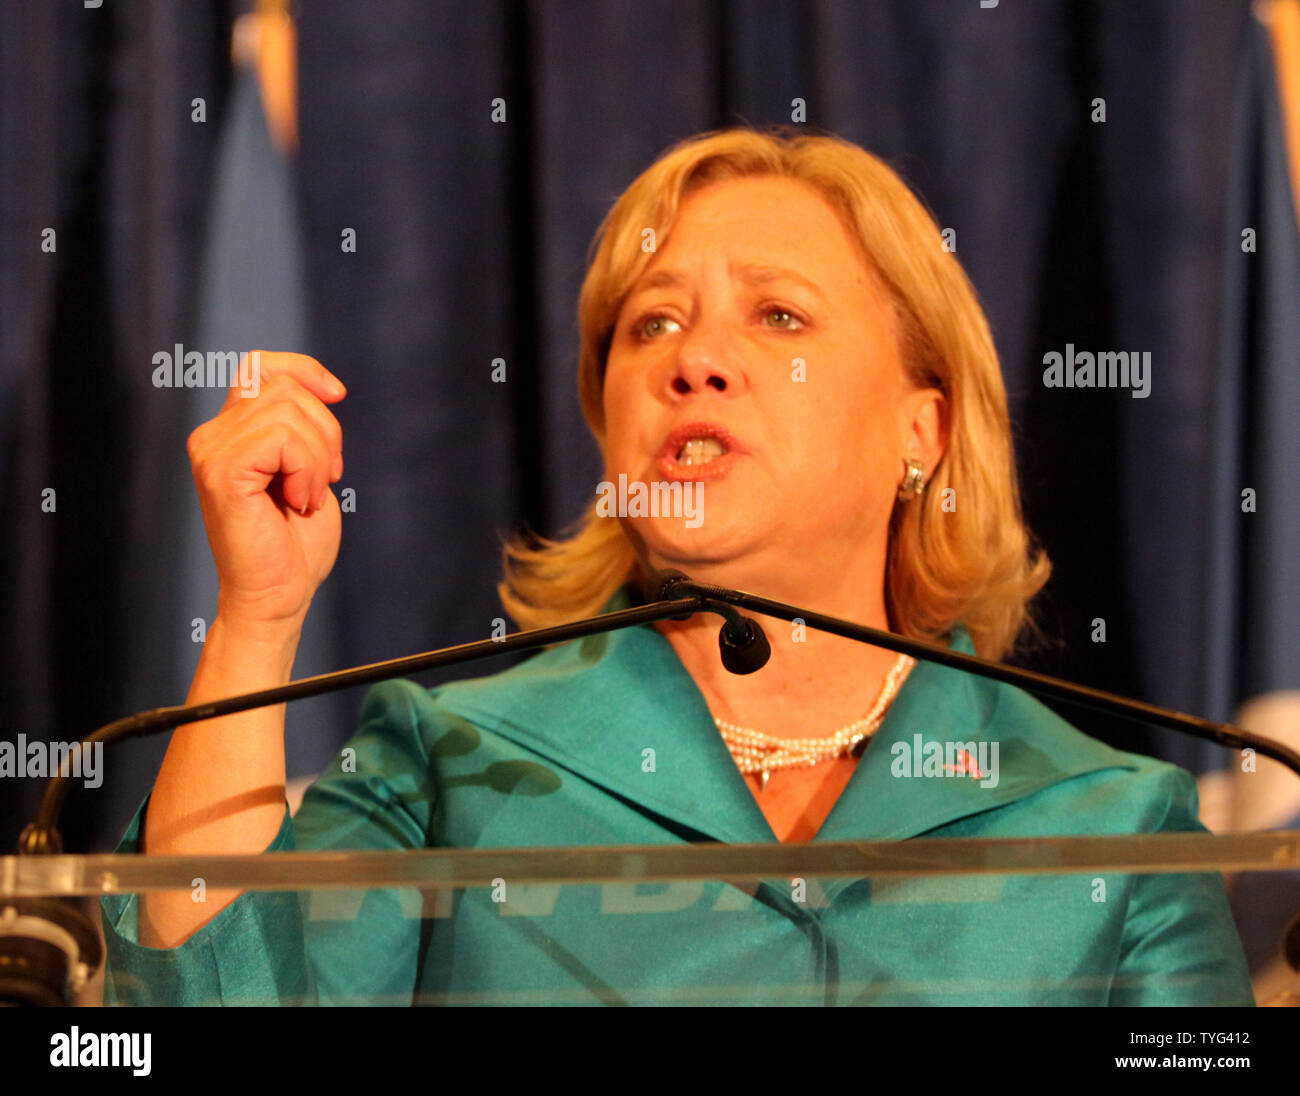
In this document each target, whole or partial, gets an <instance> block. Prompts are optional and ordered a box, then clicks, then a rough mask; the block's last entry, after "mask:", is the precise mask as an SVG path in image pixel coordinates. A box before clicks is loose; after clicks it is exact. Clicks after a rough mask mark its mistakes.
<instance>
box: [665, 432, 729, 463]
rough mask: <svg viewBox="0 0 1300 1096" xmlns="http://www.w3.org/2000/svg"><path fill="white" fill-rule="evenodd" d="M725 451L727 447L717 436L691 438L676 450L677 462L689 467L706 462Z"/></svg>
mask: <svg viewBox="0 0 1300 1096" xmlns="http://www.w3.org/2000/svg"><path fill="white" fill-rule="evenodd" d="M726 452H727V447H726V446H725V445H723V444H722V442H720V441H719V440H718V439H717V438H712V437H709V438H691V440H690V441H688V442H687V443H686V444H685V445H683V446H682V447H681V448H680V449H679V450H677V463H678V464H681V465H685V466H687V467H690V466H691V465H694V464H708V463H709V461H711V460H713V459H714V458H715V457H720V456H722V455H723V454H725V453H726Z"/></svg>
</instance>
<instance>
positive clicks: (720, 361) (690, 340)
mask: <svg viewBox="0 0 1300 1096" xmlns="http://www.w3.org/2000/svg"><path fill="white" fill-rule="evenodd" d="M674 366H675V368H674V372H673V376H672V381H671V387H672V390H673V392H674V393H676V394H677V395H679V396H686V395H690V394H692V393H694V394H695V395H701V394H703V393H705V392H708V391H714V392H719V393H722V392H725V393H727V394H728V395H731V396H734V395H736V394H737V393H738V392H739V391H740V389H741V387H742V386H743V384H744V373H743V371H742V370H741V367H740V363H739V361H738V360H737V359H736V357H735V351H734V341H733V339H731V338H729V337H728V335H727V333H726V332H725V331H723V330H722V329H721V328H719V327H718V326H716V325H710V326H707V327H704V326H701V327H697V328H696V329H695V330H693V331H690V332H688V333H687V335H686V336H685V338H683V339H682V340H681V342H680V343H679V344H678V350H677V355H676V360H675V362H674Z"/></svg>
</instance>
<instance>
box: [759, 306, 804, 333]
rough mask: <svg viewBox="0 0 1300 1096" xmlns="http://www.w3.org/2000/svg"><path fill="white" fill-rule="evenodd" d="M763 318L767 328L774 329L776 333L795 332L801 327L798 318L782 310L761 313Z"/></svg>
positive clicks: (775, 309) (800, 321)
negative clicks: (766, 322)
mask: <svg viewBox="0 0 1300 1096" xmlns="http://www.w3.org/2000/svg"><path fill="white" fill-rule="evenodd" d="M763 318H764V319H765V320H767V321H768V324H767V326H768V327H775V328H776V329H777V330H778V331H797V330H798V329H799V328H800V327H802V326H803V321H802V320H801V319H799V317H798V316H796V315H795V314H794V313H793V312H788V311H786V310H785V309H784V308H769V309H768V310H767V311H766V312H764V313H763Z"/></svg>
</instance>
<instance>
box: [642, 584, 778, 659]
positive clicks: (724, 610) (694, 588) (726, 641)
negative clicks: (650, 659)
mask: <svg viewBox="0 0 1300 1096" xmlns="http://www.w3.org/2000/svg"><path fill="white" fill-rule="evenodd" d="M712 589H716V587H711V586H707V585H704V584H701V583H697V582H695V581H694V580H692V579H691V577H690V576H689V575H687V574H685V573H684V572H682V571H675V570H663V571H655V572H653V573H652V574H650V575H648V576H647V577H646V578H645V579H643V580H642V582H641V596H642V598H643V599H644V600H645V601H647V602H654V601H672V600H674V599H676V598H681V597H690V596H692V595H700V594H704V595H705V596H706V597H707V591H709V590H712ZM707 607H708V608H709V609H711V610H712V611H713V612H716V613H721V614H722V615H723V616H724V617H725V618H726V623H725V624H723V626H722V630H721V631H720V632H718V653H719V654H720V655H721V656H722V665H723V666H724V667H725V668H726V669H727V670H729V671H730V672H731V673H733V674H752V673H753V672H754V671H755V670H761V669H762V668H763V667H764V666H766V665H767V663H768V660H769V659H770V658H771V657H772V645H771V644H770V643H768V641H767V635H766V633H765V632H764V631H763V629H762V626H761V625H760V624H759V623H758V621H756V620H755V619H754V618H753V617H746V616H741V615H740V614H739V613H738V612H736V610H735V609H733V608H732V607H731V606H730V605H728V604H727V603H726V602H712V601H710V602H709V603H708V606H707ZM693 615H694V614H693V613H687V614H686V615H685V616H680V617H673V618H672V619H673V620H687V619H689V618H690V617H691V616H693Z"/></svg>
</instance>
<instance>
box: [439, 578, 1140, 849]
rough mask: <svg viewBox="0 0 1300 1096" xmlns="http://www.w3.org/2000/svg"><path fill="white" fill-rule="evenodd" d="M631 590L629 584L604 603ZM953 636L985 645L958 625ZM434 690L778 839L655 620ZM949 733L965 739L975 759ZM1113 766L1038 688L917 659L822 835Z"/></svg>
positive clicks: (645, 788)
mask: <svg viewBox="0 0 1300 1096" xmlns="http://www.w3.org/2000/svg"><path fill="white" fill-rule="evenodd" d="M628 601H629V599H628V596H627V594H626V592H623V591H621V592H620V594H619V596H618V597H616V598H615V600H614V601H612V602H611V603H610V604H609V605H608V606H606V610H607V611H609V610H612V609H615V608H621V607H623V606H624V605H625V604H627V603H628ZM950 646H951V647H952V648H953V649H955V650H959V651H963V652H965V653H967V654H971V653H974V646H973V644H972V643H971V641H970V637H969V635H968V634H967V632H966V630H965V629H964V628H962V627H960V626H958V627H957V628H956V629H955V630H954V632H953V636H952V640H951V643H950ZM438 695H439V699H440V701H441V702H442V703H443V704H444V705H445V706H446V707H448V708H449V709H450V710H452V711H454V712H456V713H457V714H459V715H462V716H464V717H465V718H467V719H470V720H471V721H473V722H476V723H478V724H480V725H481V726H483V727H485V728H486V729H489V730H491V731H493V732H494V733H496V734H499V735H501V736H502V737H504V738H507V739H509V740H511V741H514V742H516V743H518V744H519V745H521V746H524V747H526V748H528V749H529V750H532V751H533V752H535V753H537V754H539V755H541V756H544V757H546V758H548V759H550V760H551V761H553V762H554V763H555V764H556V765H558V766H561V767H563V768H565V769H568V770H570V771H571V772H574V773H576V774H577V775H579V776H581V777H583V778H584V779H586V780H589V781H592V782H593V783H595V784H597V785H599V786H601V787H604V788H606V789H608V790H609V791H611V792H613V793H615V794H616V795H618V796H621V797H622V798H624V799H627V800H630V801H632V802H634V803H637V804H639V805H641V806H643V807H645V808H646V809H648V810H650V811H652V812H654V813H656V814H658V815H660V816H662V817H664V818H666V819H669V820H671V821H672V822H674V823H676V824H677V825H678V826H680V827H685V828H687V829H689V830H692V831H695V832H697V833H699V834H701V835H703V836H704V837H705V838H711V839H713V840H717V841H726V842H730V843H758V842H766V841H774V840H776V837H775V834H774V833H773V832H772V829H771V827H770V826H769V825H768V823H767V820H766V818H765V817H764V816H763V813H762V811H761V810H760V809H759V806H758V804H757V802H756V801H755V799H754V796H753V794H752V793H751V792H750V790H749V787H748V785H746V783H745V781H744V779H743V777H742V776H741V775H740V772H739V770H738V769H737V768H736V766H735V763H734V762H733V761H732V759H731V755H730V753H729V752H728V750H727V747H726V744H725V743H724V742H723V741H722V737H721V736H720V735H719V734H718V732H717V728H716V726H715V724H714V722H713V717H712V715H711V713H710V712H709V709H708V705H707V704H706V703H705V700H704V697H703V696H702V695H701V693H700V691H699V689H698V688H697V687H696V685H695V682H694V680H693V679H692V678H691V677H690V675H689V674H688V673H687V672H686V670H685V668H684V667H683V666H682V663H681V661H680V659H678V657H677V654H676V652H675V651H674V650H673V648H672V646H671V645H670V644H669V643H668V641H667V640H666V639H664V638H663V637H662V636H661V635H660V634H659V633H658V632H656V631H655V630H654V629H653V628H652V627H649V626H644V625H643V626H639V627H634V628H625V629H622V630H621V631H618V632H612V633H608V634H605V635H601V636H591V637H588V638H587V639H584V640H578V641H574V642H572V643H567V644H562V645H560V646H558V647H554V648H551V649H550V650H547V651H544V652H543V653H541V654H539V655H536V656H534V657H533V658H532V659H530V660H529V661H527V662H525V663H523V664H521V665H519V666H516V667H513V668H511V669H510V670H507V671H505V672H504V673H501V674H497V675H495V676H493V677H488V678H478V679H475V680H471V681H464V682H457V683H455V684H452V685H448V686H444V687H443V688H442V689H440V690H439V691H438ZM949 744H964V745H963V746H961V747H959V749H961V748H965V749H966V750H967V751H968V759H963V758H960V757H955V756H954V754H953V752H952V751H951V750H950V748H949ZM994 746H996V748H997V752H996V754H995V753H994V752H993V748H994ZM936 750H938V751H939V757H938V759H937V760H936V757H935V751H936ZM651 751H652V752H651ZM981 759H983V760H981ZM993 760H995V765H994V766H990V765H989V764H988V762H989V761H993ZM954 761H955V762H956V764H953V762H954ZM944 766H947V767H946V768H945V767H944ZM1117 766H1119V767H1132V765H1131V763H1130V762H1128V760H1127V759H1126V757H1125V755H1124V754H1121V753H1120V752H1119V751H1116V750H1114V749H1112V748H1110V747H1109V746H1106V745H1105V744H1103V743H1101V742H1098V741H1096V740H1095V739H1091V738H1088V737H1086V736H1085V735H1083V734H1081V733H1080V732H1078V731H1076V730H1075V729H1074V728H1073V727H1071V726H1070V725H1069V724H1068V723H1066V722H1065V721H1064V720H1062V719H1060V718H1059V717H1057V716H1056V715H1055V714H1054V713H1053V712H1052V711H1051V710H1050V709H1048V708H1046V707H1045V706H1043V705H1041V704H1040V703H1038V702H1037V701H1036V700H1034V699H1033V698H1032V697H1030V696H1029V695H1028V694H1026V693H1024V692H1021V691H1020V690H1017V689H1014V688H1012V687H1010V686H1007V685H1004V684H1002V683H1000V682H995V681H991V680H989V679H986V678H979V677H976V676H974V675H971V674H966V673H963V672H962V671H960V670H953V669H950V668H948V667H945V666H939V665H937V664H935V663H929V662H924V661H918V662H917V664H916V665H915V666H914V667H913V669H912V671H911V673H910V674H909V675H908V678H907V680H906V681H905V682H904V684H903V687H902V688H901V689H900V690H899V693H898V696H897V697H896V698H895V700H894V702H893V704H892V705H891V707H890V710H889V712H888V714H887V715H886V718H885V720H884V721H883V723H882V724H881V726H880V728H879V730H878V731H877V732H876V734H875V736H874V738H873V741H872V743H871V745H870V747H869V748H868V749H867V751H866V753H865V754H864V755H863V758H862V761H861V762H860V763H859V765H858V768H857V770H856V771H855V772H854V774H853V777H852V779H851V780H850V781H849V783H848V785H847V786H846V788H845V790H844V792H843V793H842V794H841V796H840V798H839V800H838V801H837V802H836V804H835V806H834V808H833V809H832V810H831V812H830V814H829V815H828V816H827V819H826V821H825V823H824V824H823V826H822V828H821V830H820V831H819V832H818V834H817V836H816V838H815V840H816V841H864V840H867V841H870V840H897V839H902V838H906V837H912V836H916V835H918V834H922V833H925V832H927V831H929V830H933V829H935V828H937V827H940V826H943V825H946V824H947V823H950V822H953V821H956V820H957V819H959V818H963V817H967V816H969V815H973V814H977V813H979V812H982V811H988V810H994V809H996V808H998V807H1001V806H1005V805H1006V804H1008V803H1013V802H1015V801H1017V800H1020V799H1023V798H1025V797H1026V796H1028V795H1031V794H1033V793H1034V792H1036V791H1038V790H1040V789H1042V788H1044V787H1048V786H1050V785H1052V784H1055V783H1059V782H1060V781H1062V780H1068V779H1070V778H1072V777H1074V776H1078V775H1080V774H1082V773H1086V772H1091V771H1095V770H1098V769H1103V768H1111V767H1117ZM976 769H977V770H978V771H979V775H978V776H976V775H975V771H973V770H976ZM985 769H988V770H989V771H988V772H985V771H984V770H985ZM927 774H928V775H927ZM995 776H996V783H995V782H994V779H993V778H994V777H995Z"/></svg>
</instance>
